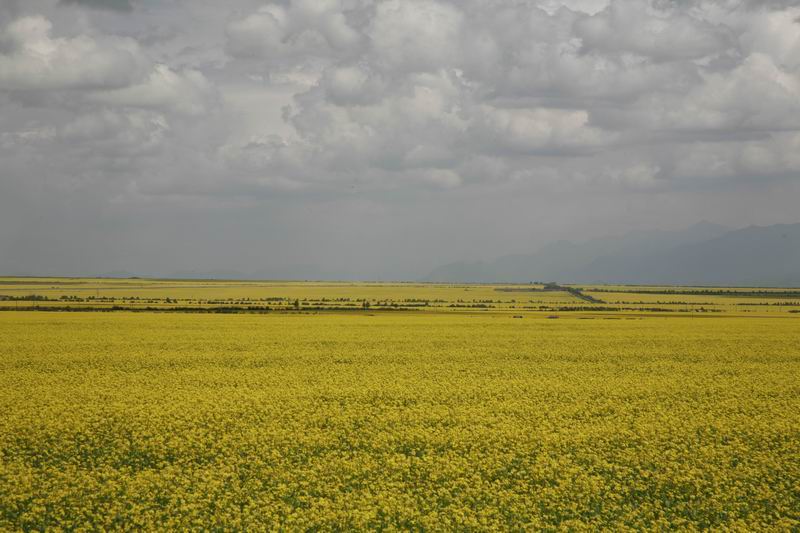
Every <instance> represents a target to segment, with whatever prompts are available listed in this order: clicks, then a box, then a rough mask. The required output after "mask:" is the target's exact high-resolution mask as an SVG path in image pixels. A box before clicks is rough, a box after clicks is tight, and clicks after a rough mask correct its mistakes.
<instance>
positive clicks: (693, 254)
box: [424, 222, 800, 287]
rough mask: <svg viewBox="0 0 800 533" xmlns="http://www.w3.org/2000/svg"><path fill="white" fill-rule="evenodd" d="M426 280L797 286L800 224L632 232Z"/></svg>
mask: <svg viewBox="0 0 800 533" xmlns="http://www.w3.org/2000/svg"><path fill="white" fill-rule="evenodd" d="M424 281H436V282H458V283H465V282H482V283H497V282H509V283H510V282H523V283H526V282H531V281H546V282H549V281H553V282H558V283H609V284H640V285H699V286H782V287H788V286H800V224H778V225H773V226H750V227H747V228H742V229H731V228H728V227H725V226H721V225H718V224H712V223H710V222H700V223H697V224H694V225H692V226H690V227H688V228H686V229H683V230H678V231H660V230H655V231H633V232H630V233H627V234H625V235H622V236H617V237H606V238H601V239H594V240H589V241H586V242H583V243H573V242H568V241H558V242H554V243H551V244H548V245H546V246H544V247H542V248H540V249H539V250H538V251H536V252H534V253H531V254H517V255H507V256H503V257H500V258H498V259H496V260H494V261H488V262H457V263H451V264H448V265H444V266H441V267H439V268H436V269H435V270H434V271H433V272H431V273H430V275H428V276H427V277H426V278H425V280H424Z"/></svg>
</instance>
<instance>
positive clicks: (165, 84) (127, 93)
mask: <svg viewBox="0 0 800 533" xmlns="http://www.w3.org/2000/svg"><path fill="white" fill-rule="evenodd" d="M90 98H91V99H92V100H94V101H97V102H104V103H107V104H114V105H119V106H132V107H142V108H152V109H161V110H173V111H175V112H178V113H182V114H186V115H202V114H203V113H206V112H207V111H208V110H209V109H210V108H211V107H213V106H214V105H215V103H216V99H217V93H216V89H215V88H214V86H213V85H212V84H211V83H210V82H209V81H208V79H207V78H206V77H205V76H204V75H203V73H202V72H199V71H197V70H194V69H185V70H183V71H181V72H176V71H174V70H172V69H170V68H169V67H168V66H167V65H164V64H157V65H155V66H154V67H153V70H152V71H151V72H150V75H149V76H148V77H147V79H146V80H144V81H143V82H141V83H138V84H136V85H130V86H128V87H123V88H119V89H113V90H109V91H102V92H98V93H96V94H94V95H92V96H91V97H90Z"/></svg>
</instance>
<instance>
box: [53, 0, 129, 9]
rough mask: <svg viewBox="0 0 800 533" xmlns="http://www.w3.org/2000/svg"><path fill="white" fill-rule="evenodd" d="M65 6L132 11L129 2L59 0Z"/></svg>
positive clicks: (113, 0)
mask: <svg viewBox="0 0 800 533" xmlns="http://www.w3.org/2000/svg"><path fill="white" fill-rule="evenodd" d="M59 2H60V3H61V4H65V5H71V4H74V5H81V6H86V7H91V8H95V9H110V10H112V11H130V10H131V9H133V6H132V5H131V1H130V0H59Z"/></svg>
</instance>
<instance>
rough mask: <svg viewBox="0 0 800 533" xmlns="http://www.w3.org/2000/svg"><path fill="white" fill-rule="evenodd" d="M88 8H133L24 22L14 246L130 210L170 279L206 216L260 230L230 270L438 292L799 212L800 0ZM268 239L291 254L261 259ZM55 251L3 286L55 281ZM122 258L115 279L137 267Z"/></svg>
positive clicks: (43, 13) (145, 262)
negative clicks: (300, 267)
mask: <svg viewBox="0 0 800 533" xmlns="http://www.w3.org/2000/svg"><path fill="white" fill-rule="evenodd" d="M66 3H69V4H82V5H83V6H85V7H105V8H107V9H99V10H97V9H76V8H74V7H71V8H66V7H63V4H65V2H63V1H57V0H35V1H32V2H30V3H27V2H26V3H9V4H7V5H5V6H4V7H3V8H0V163H2V170H0V249H2V248H3V247H5V246H6V245H7V246H10V244H9V243H12V242H14V243H19V242H21V241H24V239H25V236H26V229H25V227H30V225H27V224H24V223H20V221H19V220H20V218H19V217H21V218H22V219H23V220H27V219H31V220H33V218H32V217H39V218H41V220H43V221H44V222H37V224H40V226H37V227H45V226H41V224H45V225H46V224H47V223H51V224H60V223H61V222H60V220H61V219H63V220H64V221H65V222H64V224H66V225H67V226H70V225H73V226H74V228H78V227H81V228H84V227H85V225H86V224H88V223H89V221H91V220H94V219H96V220H110V219H113V220H116V219H117V218H116V216H117V214H119V213H125V216H124V217H122V215H120V217H121V218H123V219H124V223H122V222H120V224H119V225H113V224H111V225H109V226H108V227H109V228H110V229H109V231H112V232H116V233H115V234H116V235H117V236H118V238H119V240H120V242H125V243H128V246H130V247H132V248H134V249H140V250H143V251H142V254H143V255H142V257H143V258H144V259H142V260H141V262H140V263H137V265H139V266H137V267H136V268H140V269H150V270H151V271H153V272H156V271H158V272H162V273H163V271H164V269H167V268H175V269H185V268H186V267H187V266H190V265H184V264H182V260H185V261H186V262H189V263H191V261H193V260H195V259H196V260H200V259H201V258H205V259H204V260H207V261H210V260H209V259H208V258H207V257H206V256H205V255H203V254H202V253H200V252H199V251H198V250H194V251H191V250H189V251H186V250H184V254H185V256H184V259H181V257H178V256H174V257H173V256H171V255H170V254H173V253H174V254H177V251H172V250H173V248H171V247H170V246H169V244H168V243H169V242H171V241H170V239H173V238H174V239H178V238H179V237H177V236H176V235H175V234H171V233H170V232H165V233H164V234H163V235H161V236H157V237H156V236H153V235H154V234H153V232H155V231H156V230H155V229H153V228H154V226H152V225H150V224H145V223H144V222H145V220H147V221H148V222H153V221H161V222H163V223H164V224H169V223H174V222H175V220H176V217H180V216H185V217H188V218H191V219H192V220H193V221H194V222H193V224H192V225H191V227H192V228H196V229H197V230H198V231H206V232H209V234H213V235H217V234H218V228H220V227H223V226H224V227H225V228H227V229H228V230H231V231H233V230H232V229H231V228H235V227H237V226H236V225H237V224H239V223H240V224H242V225H243V226H242V227H243V228H244V227H246V228H248V229H247V230H246V231H245V230H244V229H243V230H242V233H241V235H238V236H230V235H227V234H226V235H227V236H226V237H225V239H234V240H236V239H240V240H241V245H240V246H239V247H238V248H237V247H236V246H235V245H234V244H232V241H231V242H226V243H225V247H226V249H228V248H230V250H232V251H231V252H230V254H229V255H230V258H229V259H228V260H220V261H218V263H219V264H215V265H211V266H210V267H209V268H212V267H213V268H236V269H240V270H247V269H248V268H249V267H248V266H247V265H246V264H245V263H244V259H241V260H240V259H237V257H239V256H241V257H242V258H243V257H245V256H247V257H248V258H249V259H248V260H249V261H256V262H260V263H264V264H266V265H269V264H273V263H274V264H276V265H278V264H280V265H282V266H281V268H284V267H285V268H290V267H291V265H293V264H295V265H296V264H313V263H316V262H322V261H325V260H326V259H325V258H326V257H327V258H328V259H329V260H330V261H332V262H333V263H336V267H335V269H334V270H336V272H340V273H341V272H349V273H351V274H352V275H354V276H359V275H370V276H375V275H378V274H380V273H381V272H385V273H387V274H386V275H389V274H388V273H390V272H391V273H393V274H391V275H397V276H401V277H413V275H415V274H416V273H424V271H425V269H426V268H427V267H428V266H433V265H435V264H437V263H439V262H442V261H446V260H454V259H462V258H467V259H469V258H480V257H483V256H487V255H491V254H493V253H500V254H501V253H507V252H510V251H516V250H520V251H526V250H529V249H530V248H531V247H532V246H534V245H535V244H537V243H541V242H544V241H546V240H548V239H550V238H562V237H571V238H576V237H582V236H584V235H583V234H582V233H580V228H583V231H585V232H587V236H591V235H589V233H591V232H599V233H602V232H610V231H619V230H620V228H624V224H626V223H630V221H631V220H633V219H634V218H635V217H640V218H641V220H642V222H641V223H642V224H645V225H647V224H649V225H651V226H665V227H670V226H671V225H674V224H676V223H677V220H678V219H676V218H675V215H674V214H675V213H677V212H680V213H681V218H683V219H685V218H687V217H688V218H690V219H692V220H700V219H716V220H717V221H719V222H725V223H728V224H731V225H737V224H740V223H741V224H744V223H749V222H754V221H759V222H772V221H779V220H783V219H782V218H781V217H783V216H786V217H790V216H791V215H792V212H793V211H792V210H791V209H790V208H789V207H788V206H789V205H790V204H789V203H788V200H787V199H786V197H787V195H791V194H794V193H796V191H797V186H796V182H797V176H798V172H800V160H799V159H798V157H797V155H796V154H797V153H800V104H799V102H800V31H799V30H800V25H798V22H797V20H798V18H799V17H800V6H798V3H797V2H778V1H776V2H768V3H764V2H749V1H744V0H704V1H701V2H683V1H675V0H670V1H666V0H651V1H648V2H640V1H634V0H611V1H607V0H569V1H568V0H564V1H557V0H539V1H530V2H514V3H509V2H505V1H500V0H490V1H486V0H480V1H478V0H465V1H459V2H456V1H449V0H403V1H398V0H326V1H324V2H320V1H316V0H314V1H312V0H285V1H280V2H278V1H275V2H269V1H266V0H265V1H260V0H258V1H257V0H239V1H237V2H233V3H219V2H213V1H211V0H198V1H189V0H176V2H171V3H168V4H167V3H158V2H141V3H140V4H137V5H136V9H131V4H130V3H129V2H99V1H97V2H95V1H92V2H88V1H80V2H79V1H76V0H73V1H71V2H66ZM787 191H788V192H787ZM32 198H35V201H34V200H32ZM598 198H602V199H603V200H602V201H603V202H606V203H605V204H604V205H603V206H598V205H596V202H597V201H598ZM715 198H727V199H728V202H729V204H731V205H733V204H741V203H742V202H744V199H745V198H750V200H752V202H753V205H754V206H761V207H759V208H758V209H760V210H759V211H755V212H753V213H749V214H744V213H742V212H729V211H728V210H727V209H726V208H725V204H723V203H720V202H719V201H718V200H715ZM78 199H80V201H78ZM68 202H73V203H74V205H75V206H76V208H80V209H81V210H82V212H83V217H78V216H76V215H72V214H68V213H69V209H67V208H65V207H64V205H65V203H68ZM770 203H772V205H774V206H775V207H774V208H769V207H768V206H769V205H770ZM25 204H28V205H34V204H35V205H36V206H37V207H36V208H35V209H33V208H31V209H29V210H21V211H19V210H18V209H17V208H18V206H19V205H25ZM509 205H512V206H514V209H512V210H509V209H508V208H507V207H506V206H509ZM704 205H708V206H711V207H709V209H712V210H713V211H712V212H703V208H702V206H704ZM56 206H58V207H59V208H58V209H56V208H55V207H56ZM3 211H5V213H6V214H5V215H3V214H2V212H3ZM11 212H14V213H15V214H14V215H13V217H14V221H13V223H12V221H11V218H12V215H10V214H8V213H11ZM340 217H341V218H342V220H341V221H340V222H339V221H336V222H334V221H333V220H332V219H338V218H340ZM39 218H36V220H39ZM364 219H369V220H372V221H373V222H371V224H373V228H372V231H361V230H359V224H360V223H361V222H360V221H363V220H364ZM377 219H380V222H376V220H377ZM221 220H231V221H239V222H230V223H226V224H222V223H221V222H220V221H221ZM137 221H138V222H137ZM492 221H495V222H492ZM623 221H625V222H624V223H623ZM690 221H691V220H690ZM790 221H791V220H790ZM139 223H141V225H140V224H139ZM487 224H488V226H487ZM487 228H488V229H487ZM587 228H588V229H587ZM65 231H66V230H65ZM226 231H227V230H226ZM406 231H407V232H410V233H409V235H411V236H410V237H408V238H400V237H399V236H400V235H404V232H406ZM76 232H77V230H75V231H70V232H67V233H68V235H67V236H65V237H64V238H65V239H75V237H74V235H75V234H76ZM281 232H288V233H286V234H284V233H281ZM459 232H462V233H459ZM45 233H46V232H45V231H44V230H38V232H37V233H35V235H37V237H36V238H37V239H44V237H42V235H44V234H45ZM169 235H172V237H170V236H169ZM470 236H471V237H470ZM292 237H293V238H294V239H295V241H291V238H292ZM31 238H33V237H31ZM148 239H153V240H154V242H163V243H165V244H163V245H162V247H161V248H159V250H160V251H159V252H158V254H156V253H148V252H147V251H146V249H147V245H146V243H147V242H148ZM45 240H46V241H47V242H50V241H49V240H47V239H45ZM262 240H263V241H264V242H270V243H272V244H271V246H273V247H277V248H273V249H279V250H284V252H283V254H278V255H280V258H276V257H274V256H273V255H272V254H270V253H267V252H263V253H256V252H253V251H252V250H251V249H252V248H253V247H255V248H257V249H260V248H261V244H260V243H261V242H262ZM106 241H107V240H105V239H99V240H97V242H99V243H101V244H98V246H103V247H107V246H111V245H110V244H108V242H111V241H113V242H117V241H116V240H114V239H110V240H109V241H108V242H106ZM42 242H45V241H42ZM187 242H188V241H187ZM197 242H198V245H197V246H201V244H199V243H200V242H201V241H200V240H198V241H197ZM291 242H294V244H290V243H291ZM442 243H446V244H447V246H443V244H442ZM216 245H219V246H222V245H221V244H220V243H218V242H214V243H211V246H216ZM32 246H33V245H30V244H26V245H25V246H22V245H19V244H17V245H15V248H14V249H15V250H17V252H14V253H15V255H16V256H19V257H15V258H14V259H13V261H11V260H10V259H8V256H7V255H6V254H3V256H2V257H0V271H1V270H3V269H4V268H6V269H7V268H10V266H5V267H4V264H5V265H16V266H15V268H17V269H19V268H23V267H24V268H28V266H26V265H33V264H39V263H40V262H41V261H42V259H41V257H42V254H45V255H47V254H46V253H45V252H37V254H32V252H31V251H30V250H31V249H32ZM87 246H89V248H91V246H90V245H87ZM337 246H338V248H336V247H337ZM395 246H401V249H396V248H395ZM314 247H316V248H317V249H318V251H317V252H315V251H314ZM365 247H366V248H368V249H370V250H373V252H372V253H368V252H365V251H364V252H362V251H361V250H362V249H363V248H365ZM323 249H324V250H325V251H326V253H327V254H328V255H327V256H326V255H322V252H321V250H323ZM337 249H338V250H341V251H342V253H341V255H339V254H338V253H337V252H336V250H337ZM115 250H116V248H115ZM174 250H177V247H176V248H174ZM236 250H238V252H237V251H236ZM245 250H248V251H247V252H245ZM87 253H88V252H87ZM119 253H120V252H119V251H118V250H117V251H116V252H115V254H119ZM331 254H333V256H335V257H333V258H331ZM34 255H35V256H36V258H37V259H36V261H35V262H34V261H33V260H31V261H28V260H26V259H25V257H33V256H34ZM89 255H90V256H91V257H93V258H95V259H93V261H97V262H98V264H99V265H102V264H106V263H104V262H103V261H104V260H103V259H102V258H103V257H104V256H103V254H101V253H99V252H97V251H92V253H91V254H89ZM376 255H377V256H379V257H384V256H385V257H386V259H385V260H382V259H379V258H376V257H374V256H376ZM167 256H168V257H167ZM476 256H477V257H476ZM53 257H54V259H53V261H54V262H55V264H58V259H57V254H54V256H53ZM126 257H128V256H127V255H126ZM414 257H416V259H414ZM193 258H194V259H193ZM108 263H109V264H110V263H113V261H110V260H109V261H108ZM75 264H78V263H75ZM367 264H369V267H367V266H366V265H367ZM20 265H22V266H20ZM114 265H115V266H114V267H113V268H111V267H110V266H109V267H108V268H105V267H101V266H98V267H97V271H102V270H103V269H104V268H105V269H106V270H115V269H119V270H130V269H126V268H124V267H123V266H120V265H118V264H117V263H114ZM390 265H394V266H391V267H390ZM30 268H32V267H30ZM75 268H77V267H75ZM81 268H83V267H81ZM250 270H257V269H250Z"/></svg>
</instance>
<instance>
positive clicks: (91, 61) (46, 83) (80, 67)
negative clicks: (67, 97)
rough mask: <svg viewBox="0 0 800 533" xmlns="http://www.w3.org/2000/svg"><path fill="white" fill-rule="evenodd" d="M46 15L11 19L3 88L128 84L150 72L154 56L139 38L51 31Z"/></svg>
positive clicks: (0, 62)
mask: <svg viewBox="0 0 800 533" xmlns="http://www.w3.org/2000/svg"><path fill="white" fill-rule="evenodd" d="M51 30H52V23H51V22H50V21H49V20H47V19H46V18H44V17H41V16H32V17H23V18H20V19H17V20H15V21H14V22H12V23H10V24H9V25H8V26H7V27H6V28H5V29H4V31H3V32H2V36H1V37H0V39H2V40H4V41H5V42H6V45H5V46H4V47H3V48H4V49H5V51H4V52H1V53H0V91H2V90H6V91H48V90H64V89H73V90H74V89H102V88H116V87H124V86H126V85H129V84H130V83H133V82H135V81H137V80H139V79H141V77H142V76H144V75H145V73H146V70H147V68H148V61H147V60H146V59H145V58H144V57H143V55H142V53H141V51H140V50H139V48H138V46H137V44H136V42H135V41H133V40H131V39H126V38H118V37H105V38H103V39H95V38H93V37H90V36H87V35H79V36H77V37H72V38H64V37H59V38H54V37H52V36H51Z"/></svg>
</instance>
